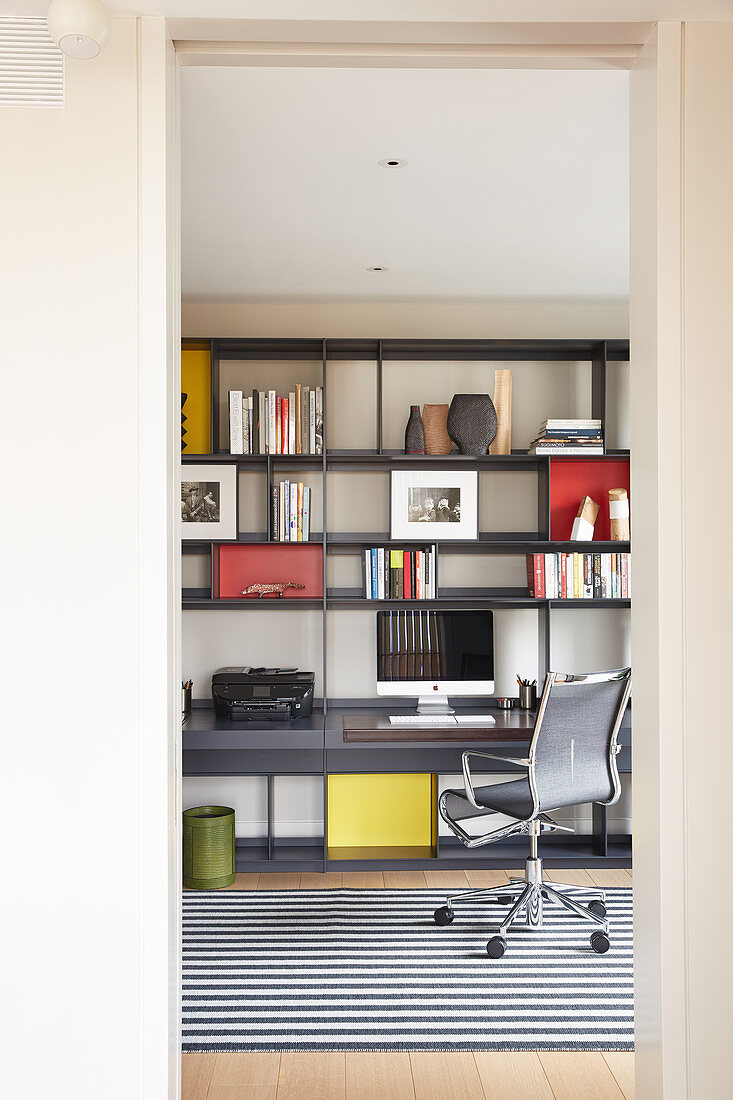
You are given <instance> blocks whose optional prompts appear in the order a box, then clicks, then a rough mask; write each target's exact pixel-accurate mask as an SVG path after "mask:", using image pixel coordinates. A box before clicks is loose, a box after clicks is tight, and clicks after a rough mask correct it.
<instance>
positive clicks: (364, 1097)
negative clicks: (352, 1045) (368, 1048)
mask: <svg viewBox="0 0 733 1100" xmlns="http://www.w3.org/2000/svg"><path fill="white" fill-rule="evenodd" d="M414 1096H415V1090H414V1088H413V1084H412V1069H411V1068H410V1055H409V1054H382V1053H377V1052H375V1053H373V1054H372V1053H354V1054H352V1053H348V1054H347V1055H346V1100H414ZM278 1100H279V1097H278Z"/></svg>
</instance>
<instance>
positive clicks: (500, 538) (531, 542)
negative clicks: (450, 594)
mask: <svg viewBox="0 0 733 1100" xmlns="http://www.w3.org/2000/svg"><path fill="white" fill-rule="evenodd" d="M428 541H430V542H433V543H437V545H438V546H439V548H440V553H441V554H554V553H560V552H562V553H576V554H593V553H595V554H622V553H624V552H629V551H630V550H631V543H630V542H570V541H557V540H549V539H543V538H542V534H541V532H539V531H496V532H481V533H480V534H479V537H478V539H477V540H474V539H467V540H466V541H465V542H463V541H459V540H457V539H431V540H428ZM419 545H421V544H420V543H410V542H408V541H406V540H405V539H397V540H395V541H392V540H391V539H390V537H389V533H388V532H386V531H380V532H377V533H375V534H370V533H368V532H366V531H361V532H349V531H347V532H334V533H333V534H329V535H328V539H327V549H328V552H329V553H333V554H356V553H359V552H360V551H361V550H365V549H371V548H372V547H375V546H383V547H386V548H389V547H394V548H396V549H400V550H402V549H409V548H410V547H411V546H419Z"/></svg>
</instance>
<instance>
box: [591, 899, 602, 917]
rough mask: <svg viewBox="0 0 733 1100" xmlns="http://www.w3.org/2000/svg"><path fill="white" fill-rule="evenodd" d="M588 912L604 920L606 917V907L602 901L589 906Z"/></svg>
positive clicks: (593, 902)
mask: <svg viewBox="0 0 733 1100" xmlns="http://www.w3.org/2000/svg"><path fill="white" fill-rule="evenodd" d="M588 912H589V913H594V914H595V916H597V917H601V918H602V917H605V915H606V907H605V905H604V904H603V902H602V901H592V902H591V903H590V905H589V906H588Z"/></svg>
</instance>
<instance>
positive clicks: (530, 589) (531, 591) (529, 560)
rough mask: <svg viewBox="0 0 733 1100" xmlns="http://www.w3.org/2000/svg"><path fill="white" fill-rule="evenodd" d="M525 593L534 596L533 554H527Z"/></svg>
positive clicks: (530, 596)
mask: <svg viewBox="0 0 733 1100" xmlns="http://www.w3.org/2000/svg"><path fill="white" fill-rule="evenodd" d="M527 595H528V596H529V598H530V599H533V598H534V554H527Z"/></svg>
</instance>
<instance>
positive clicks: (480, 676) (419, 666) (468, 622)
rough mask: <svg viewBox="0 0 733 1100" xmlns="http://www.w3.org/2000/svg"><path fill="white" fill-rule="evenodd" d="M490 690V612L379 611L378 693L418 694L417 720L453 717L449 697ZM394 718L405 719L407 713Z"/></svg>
mask: <svg viewBox="0 0 733 1100" xmlns="http://www.w3.org/2000/svg"><path fill="white" fill-rule="evenodd" d="M493 691H494V616H493V613H492V612H491V611H463V610H454V611H453V610H448V611H428V610H422V609H410V610H404V611H403V610H399V611H378V612H377V695H386V696H393V697H394V696H402V697H407V698H414V697H415V696H417V697H418V705H417V715H416V716H415V720H416V721H421V720H422V719H424V718H426V717H430V716H436V718H437V720H438V721H440V720H441V719H446V720H447V721H451V716H452V715H454V711H453V708H452V707H451V706H450V704H449V702H448V696H451V695H452V696H454V697H455V696H461V695H463V696H471V695H473V696H475V695H491V694H492V693H493ZM391 720H392V719H391ZM395 720H396V721H397V722H403V721H405V722H406V721H409V720H411V716H404V715H403V716H399V717H397V716H395ZM452 720H453V721H455V718H453V719H452Z"/></svg>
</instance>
